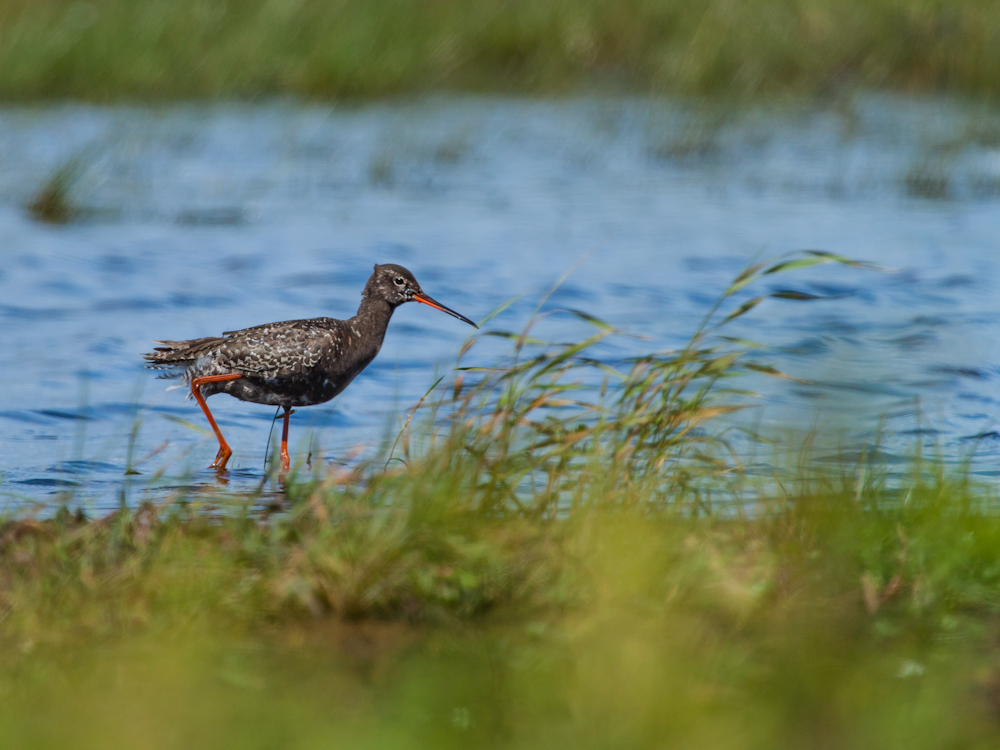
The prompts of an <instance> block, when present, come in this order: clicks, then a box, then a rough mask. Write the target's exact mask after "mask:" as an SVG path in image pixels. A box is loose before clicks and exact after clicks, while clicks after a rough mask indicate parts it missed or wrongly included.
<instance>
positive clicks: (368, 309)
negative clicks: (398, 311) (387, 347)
mask: <svg viewBox="0 0 1000 750" xmlns="http://www.w3.org/2000/svg"><path fill="white" fill-rule="evenodd" d="M394 309H395V308H394V307H393V306H392V305H390V304H389V303H388V302H386V301H385V300H384V299H380V298H378V297H374V296H372V297H364V298H362V300H361V306H360V307H358V314H357V315H355V316H354V321H355V322H356V323H358V324H359V326H361V327H362V328H364V330H365V331H367V332H371V333H373V334H375V335H376V337H377V338H378V342H379V344H381V343H382V337H383V336H385V329H386V328H388V327H389V319H390V318H391V317H392V311H393V310H394Z"/></svg>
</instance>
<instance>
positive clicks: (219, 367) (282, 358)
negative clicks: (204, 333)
mask: <svg viewBox="0 0 1000 750" xmlns="http://www.w3.org/2000/svg"><path fill="white" fill-rule="evenodd" d="M342 326H343V323H342V322H341V321H338V320H334V319H332V318H315V319H312V320H290V321H286V322H282V323H268V324H265V325H260V326H254V327H252V328H244V329H242V330H239V331H227V332H226V333H225V334H224V335H223V336H222V337H207V338H202V339H192V340H190V341H158V342H157V343H159V344H162V345H163V346H160V347H157V348H156V349H155V351H153V352H150V353H149V354H146V355H144V356H145V359H146V361H147V362H148V365H147V366H148V367H151V368H153V369H163V370H169V371H170V372H168V373H167V374H165V377H178V376H184V377H185V379H188V380H190V379H191V378H193V377H202V376H205V375H218V374H222V373H230V372H238V373H241V374H245V375H251V374H252V375H257V376H259V377H262V378H264V379H267V380H271V379H281V378H295V377H302V375H303V374H305V373H306V372H308V371H309V370H311V369H312V368H313V367H315V366H316V365H317V364H319V363H320V361H321V360H322V359H323V357H324V356H328V357H331V358H332V359H337V357H338V355H339V354H340V353H341V350H342V348H343V340H344V335H343V332H342V331H341V330H340V329H341V327H342Z"/></svg>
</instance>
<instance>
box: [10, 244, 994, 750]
mask: <svg viewBox="0 0 1000 750" xmlns="http://www.w3.org/2000/svg"><path fill="white" fill-rule="evenodd" d="M838 261H839V262H847V261H846V259H842V258H837V257H836V256H829V255H822V254H808V253H807V254H803V255H800V256H795V257H791V258H786V259H784V260H779V261H777V262H774V263H771V264H761V265H759V266H755V267H753V268H750V269H748V270H747V271H746V272H745V273H744V274H742V275H741V276H740V277H739V278H737V279H736V280H735V281H734V283H733V284H732V286H731V287H730V289H729V290H728V292H727V294H726V296H725V297H724V298H723V300H722V301H721V303H720V305H719V306H718V307H717V308H715V309H714V310H712V311H711V313H710V314H709V315H708V316H707V317H706V319H705V321H704V324H703V325H702V326H701V327H700V328H699V329H698V331H697V332H696V334H695V335H694V337H693V338H692V339H691V341H690V343H689V344H688V345H687V346H686V347H684V348H683V349H681V350H679V351H673V352H659V353H651V354H650V355H648V356H645V357H641V358H638V359H636V360H632V361H628V362H615V363H609V362H606V361H600V360H598V359H596V358H595V357H593V356H592V352H593V351H594V347H595V346H596V345H597V344H598V343H599V342H601V341H602V340H603V339H604V338H606V337H607V336H611V335H614V332H613V331H612V330H611V329H610V328H609V327H608V326H606V325H605V324H603V323H601V322H600V321H597V320H594V319H592V318H589V317H588V316H583V315H580V314H578V313H576V314H575V315H577V316H578V317H580V318H582V319H583V321H584V322H585V323H586V324H587V325H589V326H591V329H592V331H593V335H592V336H590V337H589V338H587V339H584V340H582V341H580V342H578V343H571V344H549V343H546V342H544V341H540V340H539V339H538V338H536V334H535V330H534V328H532V327H529V328H528V329H526V330H523V331H519V332H513V333H504V332H500V331H492V332H488V333H487V334H485V335H499V336H504V337H506V338H508V339H509V340H510V342H511V350H510V353H509V356H507V357H506V358H505V359H503V360H502V361H500V362H498V363H496V366H495V367H490V368H486V369H483V368H469V369H459V370H457V371H456V372H455V373H453V375H452V376H451V377H450V379H449V380H447V381H442V382H441V383H439V384H438V386H437V388H436V389H435V390H434V391H433V392H432V393H431V395H430V396H429V397H428V399H427V401H426V402H425V403H424V405H423V406H422V407H421V408H420V409H418V410H417V411H416V412H415V414H414V416H413V418H412V419H411V420H409V421H408V422H407V425H406V427H405V429H404V430H403V431H402V432H401V434H400V436H399V439H398V440H397V441H396V442H395V444H394V445H393V446H392V447H391V450H390V451H389V453H388V455H384V456H382V457H381V458H380V460H379V461H378V462H377V463H370V464H366V465H360V466H357V467H354V468H353V469H351V470H349V471H348V470H346V469H343V468H339V467H327V468H322V469H318V470H317V472H316V473H315V474H312V475H309V474H308V473H306V472H304V471H302V470H301V469H300V471H299V474H298V476H297V477H296V478H295V480H294V481H290V482H289V483H288V484H287V485H286V486H285V487H284V488H283V490H282V491H281V492H280V493H279V494H277V495H272V494H269V493H262V494H260V495H255V496H244V495H239V496H230V495H227V494H225V489H224V486H220V489H219V491H218V492H217V493H204V492H203V493H200V494H198V495H197V496H193V495H187V494H184V493H180V494H178V495H177V496H176V497H172V498H167V499H164V500H163V501H161V502H160V504H158V505H157V504H149V503H147V504H145V505H142V506H141V507H138V508H133V509H122V510H121V511H119V512H117V513H115V514H113V515H111V516H108V517H106V518H100V519H94V520H88V519H86V518H83V517H82V516H81V515H79V514H78V513H74V512H73V510H72V509H71V508H70V507H69V506H67V507H66V508H64V509H63V510H61V511H60V512H59V513H57V514H56V515H54V516H51V515H50V516H48V517H45V518H43V517H41V516H38V517H34V518H32V517H26V516H25V515H24V514H23V513H22V514H21V515H20V516H19V517H16V518H10V519H8V520H7V521H6V522H4V523H3V524H2V525H0V695H2V696H3V698H4V700H3V701H2V702H0V742H2V743H3V745H4V746H5V747H38V748H49V747H52V748H55V747H66V746H72V747H83V748H89V747H93V748H108V747H129V748H135V747H140V748H143V747H147V748H174V747H178V748H179V747H190V746H192V745H194V746H207V747H241V748H247V747H250V748H255V747H262V748H263V747H276V746H277V747H295V748H298V747H301V748H313V747H315V748H320V747H322V748H330V747H351V748H357V747H394V748H396V747H398V748H409V747H413V748H419V747H428V748H431V747H433V748H441V747H497V746H502V747H518V748H533V747H537V748H543V747H545V748H548V747H582V748H589V747H593V748H598V747H615V748H620V747H630V748H646V747H663V746H680V747H705V748H709V747H711V748H723V749H727V748H734V749H736V748H740V749H742V748H762V749H763V748H768V749H770V748H775V747H794V748H813V747H815V748H854V747H857V748H867V747H871V748H885V747H896V746H905V747H907V748H911V749H914V748H916V749H919V748H939V747H942V746H954V747H980V746H981V747H991V746H993V745H995V743H996V738H997V736H998V735H1000V648H998V643H1000V640H998V637H1000V629H998V627H997V625H998V619H997V616H998V612H1000V562H998V560H1000V555H998V550H1000V514H998V513H997V512H996V489H995V487H992V486H986V485H981V484H977V483H975V482H974V481H972V479H971V478H970V477H969V476H968V475H966V474H965V473H963V472H962V471H961V470H953V471H946V470H945V469H944V468H943V465H942V464H940V463H938V462H935V461H927V460H924V459H923V458H921V456H920V454H919V452H915V453H914V456H913V459H912V461H911V462H910V464H909V466H908V472H906V473H903V474H899V472H898V470H897V471H896V473H895V474H894V475H893V476H890V475H889V474H888V473H887V471H886V467H885V466H884V465H881V464H880V463H878V460H877V459H875V458H866V457H865V456H862V457H861V458H860V459H859V458H854V459H847V458H845V459H843V460H842V461H840V462H839V463H836V462H831V461H828V460H826V461H823V462H821V465H820V464H819V463H818V462H814V461H812V460H811V457H810V456H809V454H808V452H807V451H806V450H805V449H797V450H795V451H790V452H786V453H785V454H784V455H785V456H786V457H787V459H788V460H787V462H780V461H776V462H775V463H773V464H772V469H773V471H772V472H771V473H770V474H769V475H763V474H762V473H761V472H757V473H756V474H752V473H750V472H748V471H746V470H745V467H743V465H742V464H741V463H740V460H739V454H738V453H735V452H734V451H733V447H734V446H735V445H736V442H737V440H738V439H739V438H738V437H737V436H736V435H734V434H733V432H732V430H731V428H730V429H727V428H726V422H725V419H724V418H725V417H726V415H729V414H732V413H733V412H734V411H736V410H738V409H739V408H740V407H742V406H745V405H747V404H748V403H752V395H750V394H748V393H747V392H746V391H745V390H744V388H743V387H742V385H741V384H742V383H743V381H744V380H746V377H743V376H747V377H749V378H753V377H762V376H767V375H770V376H780V375H781V374H780V373H776V372H775V371H773V370H771V369H770V368H768V367H767V365H766V364H765V363H763V361H761V360H759V359H754V356H755V352H757V350H758V347H757V345H754V344H752V343H751V342H746V341H741V340H735V339H733V338H728V337H726V335H725V330H726V327H725V326H726V322H727V321H729V320H732V319H734V318H736V317H739V316H741V315H745V314H751V313H754V314H760V313H762V308H761V307H760V306H761V305H762V304H765V303H766V304H793V303H796V301H799V300H807V299H808V295H804V294H799V293H797V292H795V291H793V290H788V289H785V290H782V291H777V292H773V293H772V294H770V295H759V296H752V295H751V294H750V290H751V289H752V288H753V285H754V284H755V283H758V282H760V281H761V279H762V277H771V275H772V274H778V273H783V272H787V271H794V270H797V269H801V268H803V267H807V266H814V265H817V264H819V263H826V262H838ZM768 296H770V297H771V298H772V299H770V300H769V299H768ZM775 297H776V298H778V299H777V300H775V299H773V298H775ZM763 310H765V311H766V307H765V308H763ZM472 345H474V344H472ZM779 455H781V454H780V452H779ZM872 455H873V456H874V455H877V452H873V453H872ZM275 501H278V502H279V503H280V504H281V507H280V508H274V507H272V506H273V505H274V503H275Z"/></svg>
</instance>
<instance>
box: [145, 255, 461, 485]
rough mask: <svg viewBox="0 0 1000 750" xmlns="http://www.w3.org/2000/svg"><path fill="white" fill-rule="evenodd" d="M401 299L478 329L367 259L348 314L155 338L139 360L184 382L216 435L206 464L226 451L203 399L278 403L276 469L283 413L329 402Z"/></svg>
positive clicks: (284, 437)
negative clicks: (367, 271) (215, 448)
mask: <svg viewBox="0 0 1000 750" xmlns="http://www.w3.org/2000/svg"><path fill="white" fill-rule="evenodd" d="M407 302H422V303H423V304H425V305H429V306H430V307H433V308H434V309H435V310H440V311H442V312H445V313H448V315H451V316H452V317H455V318H458V319H459V320H461V321H463V322H465V323H468V324H469V325H471V326H472V327H474V328H478V327H479V326H477V325H476V324H475V323H473V322H472V321H471V320H469V319H468V318H466V317H465V316H464V315H460V314H459V313H457V312H455V311H454V310H452V309H451V308H448V307H445V306H444V305H442V304H441V303H440V302H438V301H437V300H435V299H433V298H432V297H430V296H428V295H427V294H426V293H424V291H423V290H422V289H421V288H420V284H418V283H417V280H416V278H414V276H413V274H412V273H410V271H408V270H407V269H405V268H403V267H402V266H399V265H396V264H394V263H386V264H384V265H378V264H376V265H375V270H374V272H373V273H372V275H371V277H370V278H369V279H368V282H367V283H366V284H365V288H364V291H363V292H362V294H361V304H360V306H359V307H358V312H357V314H356V315H355V316H354V317H353V318H349V319H348V320H337V319H335V318H310V319H307V320H286V321H282V322H278V323H265V324H263V325H258V326H253V327H252V328H244V329H242V330H239V331H224V332H223V334H222V335H221V336H207V337H205V338H200V339H190V340H188V341H155V343H157V344H160V346H158V347H155V349H154V350H153V351H152V352H149V353H147V354H144V355H143V358H144V359H145V360H146V367H148V368H150V369H154V370H162V371H163V373H162V374H161V375H160V377H165V378H181V379H183V381H184V382H185V383H186V384H187V385H188V386H190V388H191V395H192V396H194V399H195V400H196V401H197V402H198V405H199V406H200V407H201V409H202V411H203V412H205V416H206V417H207V418H208V423H209V425H211V427H212V431H213V432H214V433H215V437H216V438H218V440H219V452H218V453H217V454H216V456H215V460H214V461H213V462H212V463H211V465H210V466H209V467H208V468H210V469H216V470H217V471H220V472H224V471H225V470H226V464H227V463H228V462H229V458H230V457H231V456H232V455H233V451H232V449H231V448H230V447H229V443H227V442H226V439H225V438H224V437H223V435H222V431H221V430H220V429H219V425H218V424H217V423H216V421H215V418H214V417H213V416H212V412H211V411H210V410H209V408H208V404H207V402H206V401H205V399H207V398H208V397H209V396H212V395H214V394H216V393H228V394H229V395H230V396H235V397H236V398H238V399H240V400H241V401H250V402H252V403H255V404H268V405H270V406H277V407H280V408H282V409H284V421H283V425H282V429H281V471H282V473H287V472H288V471H289V467H290V463H291V460H290V458H289V455H288V419H289V417H290V416H291V414H292V409H293V408H294V407H299V406H312V405H314V404H322V403H324V402H326V401H329V400H330V399H332V398H333V397H334V396H337V395H338V394H339V393H341V392H342V391H343V390H344V389H345V388H346V387H347V386H348V385H350V383H351V381H352V380H354V378H355V377H357V375H358V374H359V373H360V372H361V371H362V370H364V369H365V368H366V367H367V366H368V365H369V364H371V362H372V360H373V359H375V356H376V355H377V354H378V353H379V350H380V349H381V348H382V340H383V338H384V337H385V332H386V329H387V328H388V326H389V320H390V318H392V313H393V312H394V311H395V310H396V308H397V307H399V306H400V305H403V304H406V303H407Z"/></svg>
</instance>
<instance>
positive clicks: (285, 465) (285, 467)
mask: <svg viewBox="0 0 1000 750" xmlns="http://www.w3.org/2000/svg"><path fill="white" fill-rule="evenodd" d="M291 467H292V459H291V458H290V457H289V455H288V450H287V448H285V447H284V446H282V449H281V473H282V475H284V474H287V473H288V471H289V469H291Z"/></svg>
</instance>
